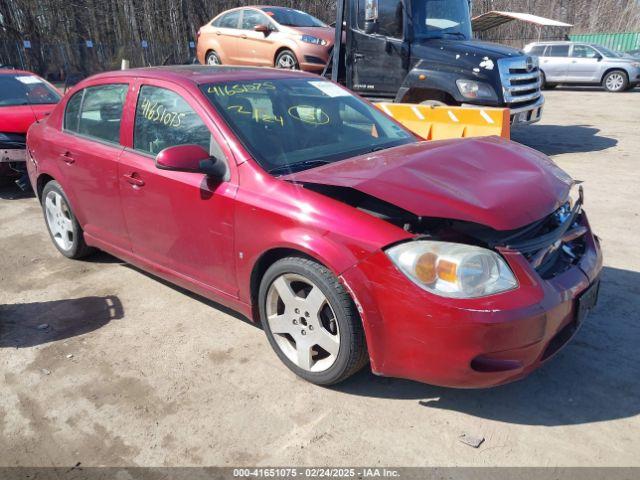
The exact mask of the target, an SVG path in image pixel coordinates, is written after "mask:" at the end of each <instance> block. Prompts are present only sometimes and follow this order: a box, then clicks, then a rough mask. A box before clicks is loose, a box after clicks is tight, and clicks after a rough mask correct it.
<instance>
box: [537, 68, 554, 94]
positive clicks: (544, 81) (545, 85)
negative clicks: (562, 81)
mask: <svg viewBox="0 0 640 480" xmlns="http://www.w3.org/2000/svg"><path fill="white" fill-rule="evenodd" d="M556 87H557V85H555V84H553V83H547V76H546V75H545V74H544V72H540V88H541V89H542V90H553V89H554V88H556Z"/></svg>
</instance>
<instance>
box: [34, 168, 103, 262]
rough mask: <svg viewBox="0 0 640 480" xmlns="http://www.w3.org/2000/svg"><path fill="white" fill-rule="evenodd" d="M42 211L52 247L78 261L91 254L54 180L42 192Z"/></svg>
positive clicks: (64, 197)
mask: <svg viewBox="0 0 640 480" xmlns="http://www.w3.org/2000/svg"><path fill="white" fill-rule="evenodd" d="M42 211H43V213H44V221H45V223H46V224H47V230H49V235H50V236H51V241H52V242H53V245H54V246H55V247H56V248H57V249H58V251H59V252H60V253H61V254H62V255H64V256H65V257H67V258H73V259H78V258H82V257H86V256H87V255H89V254H91V253H93V251H94V249H93V248H91V247H89V246H87V244H86V243H85V241H84V232H83V231H82V228H81V227H80V224H79V223H78V220H77V219H76V217H75V215H74V214H73V212H72V211H71V206H70V205H69V200H68V199H67V195H66V194H65V193H64V190H63V189H62V187H61V186H60V184H59V183H58V182H56V181H55V180H52V181H50V182H49V183H47V184H46V185H45V186H44V189H43V190H42Z"/></svg>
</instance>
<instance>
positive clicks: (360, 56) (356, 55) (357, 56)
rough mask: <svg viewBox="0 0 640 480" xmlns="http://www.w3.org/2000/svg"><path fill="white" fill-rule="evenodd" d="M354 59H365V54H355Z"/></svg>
mask: <svg viewBox="0 0 640 480" xmlns="http://www.w3.org/2000/svg"><path fill="white" fill-rule="evenodd" d="M353 58H364V53H354V54H353Z"/></svg>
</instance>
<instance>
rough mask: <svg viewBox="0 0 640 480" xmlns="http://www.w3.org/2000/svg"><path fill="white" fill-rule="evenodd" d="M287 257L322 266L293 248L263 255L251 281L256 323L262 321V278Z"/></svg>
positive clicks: (272, 251)
mask: <svg viewBox="0 0 640 480" xmlns="http://www.w3.org/2000/svg"><path fill="white" fill-rule="evenodd" d="M286 257H302V258H307V259H309V260H313V261H314V262H318V263H320V264H321V265H322V262H320V261H319V260H318V259H317V258H314V257H312V256H311V255H307V254H306V253H304V252H301V251H300V250H295V249H293V248H274V249H272V250H268V251H266V252H265V253H263V254H262V255H261V256H260V258H259V259H258V261H256V263H255V265H254V266H253V270H252V271H251V280H250V287H251V309H252V315H253V318H254V320H256V321H260V314H259V310H258V293H259V292H260V282H261V281H262V277H264V274H265V273H266V271H267V270H268V269H269V267H270V266H271V265H273V264H274V263H276V262H277V261H278V260H282V259H283V258H286ZM324 266H326V265H324Z"/></svg>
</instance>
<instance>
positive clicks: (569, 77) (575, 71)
mask: <svg viewBox="0 0 640 480" xmlns="http://www.w3.org/2000/svg"><path fill="white" fill-rule="evenodd" d="M524 51H525V52H527V53H528V54H529V55H535V56H537V57H539V58H540V72H541V73H540V75H541V77H542V78H541V80H542V85H543V86H544V87H545V88H553V87H555V86H556V85H558V84H560V83H562V84H572V85H602V86H603V87H604V88H605V89H607V90H608V91H610V92H622V91H624V90H630V89H632V88H635V87H636V86H637V85H638V84H640V61H638V60H637V59H634V58H629V57H624V56H623V54H621V53H616V52H612V51H611V50H609V49H608V48H605V47H603V46H601V45H593V44H588V43H579V42H536V43H530V44H529V45H527V46H526V47H524Z"/></svg>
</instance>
